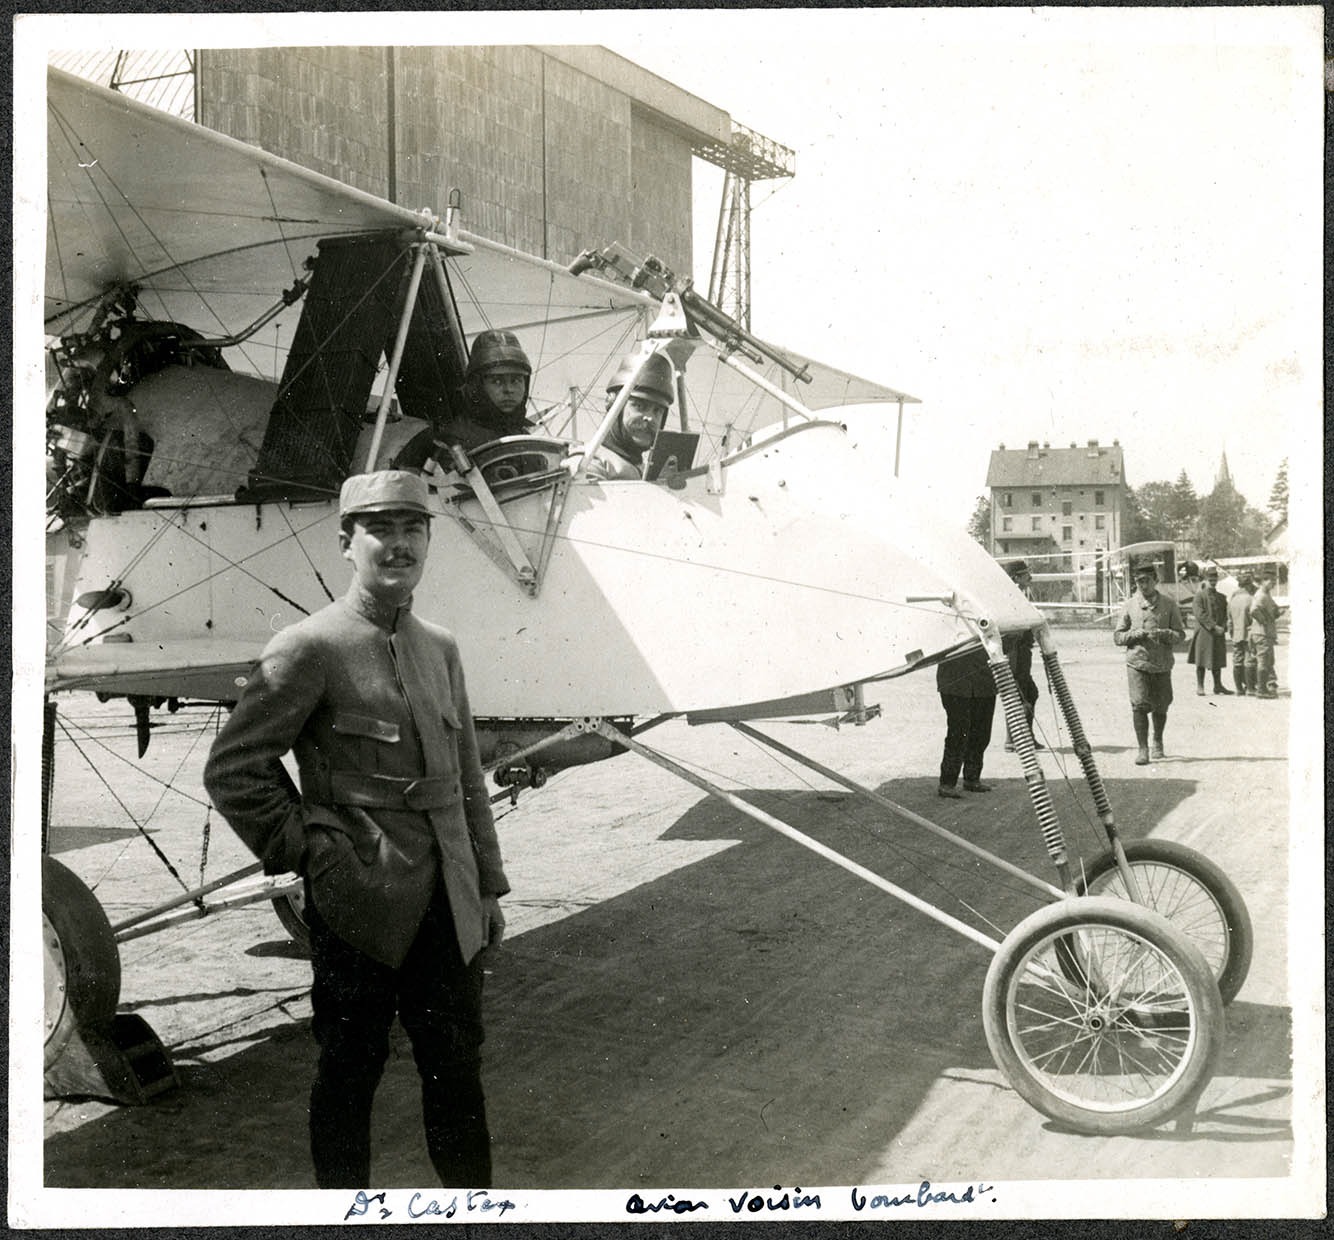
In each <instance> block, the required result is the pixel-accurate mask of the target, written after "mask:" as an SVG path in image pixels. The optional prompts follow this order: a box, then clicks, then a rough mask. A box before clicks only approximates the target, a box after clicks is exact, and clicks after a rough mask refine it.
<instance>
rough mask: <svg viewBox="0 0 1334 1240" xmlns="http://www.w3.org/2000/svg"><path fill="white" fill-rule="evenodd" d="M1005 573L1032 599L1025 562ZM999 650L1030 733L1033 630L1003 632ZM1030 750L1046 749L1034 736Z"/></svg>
mask: <svg viewBox="0 0 1334 1240" xmlns="http://www.w3.org/2000/svg"><path fill="white" fill-rule="evenodd" d="M1005 571H1006V572H1007V573H1009V574H1010V580H1011V581H1013V582H1014V584H1015V585H1016V586H1018V588H1019V591H1020V593H1022V594H1023V596H1024V597H1025V598H1026V599H1032V597H1033V593H1032V589H1031V587H1032V584H1033V574H1032V573H1031V572H1030V571H1029V568H1028V563H1027V561H1025V560H1013V561H1011V562H1010V563H1009V564H1007V565H1006V566H1005ZM1001 649H1002V650H1004V651H1005V657H1006V658H1007V659H1008V660H1009V662H1010V670H1011V671H1013V672H1014V681H1015V684H1017V685H1018V686H1019V696H1020V697H1022V698H1023V699H1024V710H1025V712H1026V713H1027V715H1028V728H1029V731H1032V729H1033V717H1034V715H1035V714H1036V712H1037V703H1038V685H1037V681H1035V680H1034V679H1033V630H1032V629H1025V630H1024V631H1023V632H1022V633H1006V634H1005V635H1004V636H1003V637H1002V638H1001ZM1033 748H1034V749H1045V748H1046V746H1045V745H1043V744H1042V743H1041V742H1040V741H1039V740H1038V738H1037V737H1036V736H1035V737H1034V738H1033ZM1005 752H1006V753H1014V737H1012V736H1009V735H1008V734H1007V736H1006V739H1005Z"/></svg>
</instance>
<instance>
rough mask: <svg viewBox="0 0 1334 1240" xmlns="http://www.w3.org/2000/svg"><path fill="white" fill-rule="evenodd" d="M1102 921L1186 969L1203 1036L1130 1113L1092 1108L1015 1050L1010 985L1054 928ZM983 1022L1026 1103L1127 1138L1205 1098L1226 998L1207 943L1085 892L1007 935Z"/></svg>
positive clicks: (1130, 906) (992, 971) (1149, 914)
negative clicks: (1176, 1070)
mask: <svg viewBox="0 0 1334 1240" xmlns="http://www.w3.org/2000/svg"><path fill="white" fill-rule="evenodd" d="M1100 926H1101V927H1112V928H1115V929H1120V930H1125V931H1127V932H1129V933H1131V934H1134V935H1136V936H1138V937H1140V938H1142V939H1144V940H1145V941H1146V942H1148V943H1149V944H1151V945H1152V946H1153V947H1154V948H1156V949H1157V950H1158V951H1160V952H1162V953H1163V954H1164V955H1165V956H1166V957H1167V959H1168V960H1169V961H1170V962H1171V964H1172V965H1173V966H1174V967H1175V968H1176V969H1177V970H1178V972H1179V973H1180V975H1181V978H1182V980H1183V982H1184V983H1185V986H1186V994H1187V995H1188V996H1189V999H1190V1002H1191V1007H1192V1009H1193V1011H1194V1020H1193V1021H1192V1030H1193V1033H1194V1035H1195V1037H1194V1039H1193V1044H1192V1046H1191V1048H1190V1051H1189V1054H1188V1056H1187V1059H1186V1060H1185V1064H1184V1068H1183V1070H1182V1071H1181V1073H1180V1075H1179V1076H1178V1077H1177V1079H1176V1080H1175V1081H1173V1082H1172V1083H1171V1084H1170V1085H1169V1086H1168V1088H1167V1089H1166V1090H1165V1091H1164V1092H1163V1093H1161V1094H1159V1095H1157V1096H1155V1097H1153V1098H1151V1099H1148V1100H1146V1101H1145V1103H1144V1104H1143V1105H1142V1106H1139V1107H1136V1108H1134V1109H1127V1110H1122V1111H1100V1110H1096V1109H1092V1108H1089V1107H1084V1106H1081V1105H1079V1104H1078V1103H1077V1102H1074V1101H1072V1100H1070V1099H1067V1098H1062V1097H1060V1096H1059V1095H1057V1094H1055V1093H1053V1092H1052V1091H1051V1090H1050V1089H1048V1088H1047V1086H1046V1085H1045V1084H1043V1082H1042V1081H1040V1080H1039V1079H1037V1077H1035V1076H1034V1075H1033V1074H1032V1073H1031V1072H1030V1071H1029V1069H1028V1067H1027V1066H1026V1064H1025V1062H1024V1060H1023V1058H1022V1057H1021V1056H1020V1055H1019V1053H1018V1051H1017V1050H1016V1049H1015V1046H1014V1042H1013V1040H1012V1037H1011V1033H1010V1026H1009V1021H1008V1019H1007V1006H1008V1003H1007V1000H1008V995H1009V988H1010V983H1011V980H1012V979H1013V977H1014V975H1015V972H1016V970H1018V969H1019V968H1020V967H1021V962H1022V961H1023V959H1024V957H1025V955H1026V954H1027V953H1028V952H1029V951H1030V950H1031V949H1032V948H1033V947H1034V946H1036V945H1037V944H1038V943H1039V942H1040V941H1041V940H1043V939H1044V938H1047V937H1048V936H1050V935H1051V934H1053V933H1056V932H1059V931H1062V930H1077V929H1079V928H1081V927H1089V928H1096V927H1100ZM982 1025H983V1029H984V1030H985V1032H986V1037H987V1045H988V1046H989V1047H990V1048H991V1054H992V1058H994V1059H995V1061H996V1065H997V1067H999V1068H1000V1070H1001V1071H1002V1072H1003V1073H1004V1074H1005V1076H1006V1077H1007V1079H1008V1080H1009V1082H1010V1085H1011V1086H1012V1087H1013V1089H1014V1090H1015V1092H1016V1093H1018V1094H1019V1095H1020V1097H1022V1098H1023V1099H1024V1100H1025V1101H1026V1102H1028V1103H1029V1104H1030V1105H1031V1106H1033V1107H1034V1108H1036V1109H1037V1110H1038V1111H1041V1112H1042V1113H1043V1114H1044V1115H1047V1116H1049V1117H1050V1118H1052V1119H1054V1120H1056V1121H1057V1122H1058V1123H1060V1124H1062V1125H1064V1126H1065V1127H1067V1128H1071V1129H1074V1130H1076V1131H1078V1132H1082V1133H1086V1134H1089V1135H1091V1136H1103V1137H1107V1136H1119V1135H1122V1134H1125V1133H1130V1132H1137V1131H1139V1130H1141V1129H1144V1128H1149V1127H1154V1126H1156V1125H1159V1124H1162V1123H1165V1122H1167V1121H1168V1120H1170V1119H1171V1118H1172V1117H1173V1116H1174V1115H1175V1114H1177V1112H1179V1111H1181V1110H1183V1109H1184V1108H1186V1107H1187V1106H1189V1105H1191V1104H1192V1103H1193V1102H1194V1101H1195V1099H1196V1098H1197V1097H1198V1096H1199V1093H1200V1091H1201V1090H1202V1089H1203V1088H1204V1086H1205V1085H1206V1084H1207V1083H1208V1081H1209V1078H1210V1077H1211V1076H1212V1075H1213V1070H1214V1064H1215V1063H1216V1061H1217V1059H1218V1055H1219V1053H1220V1051H1221V1050H1222V1045H1223V1032H1224V1016H1223V1001H1222V999H1221V998H1220V996H1219V993H1218V984H1217V982H1215V981H1214V975H1213V972H1212V970H1210V968H1209V965H1208V963H1207V962H1206V961H1205V959H1204V956H1203V955H1202V954H1201V952H1200V949H1199V948H1198V947H1196V946H1195V944H1194V943H1192V942H1191V941H1190V940H1189V939H1188V938H1187V937H1186V936H1185V935H1184V934H1182V933H1181V932H1180V931H1179V930H1177V929H1176V928H1175V927H1174V926H1173V925H1172V923H1171V922H1169V921H1168V920H1167V918H1165V917H1163V916H1161V915H1160V914H1158V913H1155V912H1153V911H1151V910H1150V909H1146V908H1144V907H1143V906H1141V905H1138V904H1134V903H1132V902H1130V901H1129V900H1118V899H1115V898H1112V897H1099V896H1083V897H1080V898H1074V899H1069V900H1062V901H1060V902H1058V903H1056V904H1051V905H1048V906H1047V907H1046V908H1042V909H1039V910H1038V911H1037V912H1036V913H1033V914H1032V915H1031V916H1029V917H1026V918H1025V919H1024V920H1023V921H1022V922H1020V923H1019V925H1018V926H1016V927H1015V928H1014V930H1012V931H1011V932H1010V933H1009V934H1008V935H1007V936H1006V938H1005V940H1004V942H1002V943H1001V946H1000V950H999V951H997V953H996V956H995V958H994V959H993V960H992V962H991V967H990V968H989V969H988V970H987V980H986V984H985V986H984V987H983V991H982Z"/></svg>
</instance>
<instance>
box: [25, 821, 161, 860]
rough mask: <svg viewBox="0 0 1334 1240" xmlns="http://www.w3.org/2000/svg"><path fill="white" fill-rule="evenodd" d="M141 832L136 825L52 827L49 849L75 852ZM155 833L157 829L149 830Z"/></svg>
mask: <svg viewBox="0 0 1334 1240" xmlns="http://www.w3.org/2000/svg"><path fill="white" fill-rule="evenodd" d="M138 834H139V832H138V831H137V830H136V829H135V828H134V827H54V826H53V827H52V828H51V836H50V841H49V846H48V849H47V851H48V852H50V853H52V854H53V855H54V854H56V853H67V852H75V851H76V850H78V849H80V848H91V847H92V846H93V845H95V844H115V843H118V842H119V841H121V840H129V839H134V838H135V837H136V836H137V835H138ZM149 834H150V835H155V834H157V832H156V831H155V830H151V829H150V830H149Z"/></svg>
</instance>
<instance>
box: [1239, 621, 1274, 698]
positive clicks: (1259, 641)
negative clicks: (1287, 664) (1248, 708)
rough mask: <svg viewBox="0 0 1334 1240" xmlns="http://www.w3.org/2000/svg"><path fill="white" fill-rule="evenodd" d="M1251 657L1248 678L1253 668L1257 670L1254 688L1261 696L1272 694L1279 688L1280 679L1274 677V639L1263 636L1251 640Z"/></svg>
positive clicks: (1248, 660)
mask: <svg viewBox="0 0 1334 1240" xmlns="http://www.w3.org/2000/svg"><path fill="white" fill-rule="evenodd" d="M1249 646H1250V655H1249V657H1248V658H1247V660H1246V677H1247V679H1248V680H1249V679H1250V677H1251V668H1252V667H1254V668H1255V679H1254V682H1253V683H1252V686H1251V687H1252V688H1253V689H1254V691H1255V692H1256V693H1259V694H1261V695H1265V694H1271V693H1273V692H1275V690H1276V689H1277V688H1278V679H1277V677H1276V676H1275V675H1274V639H1273V638H1272V637H1270V636H1268V635H1267V634H1266V635H1263V636H1260V637H1251V638H1250V639H1249Z"/></svg>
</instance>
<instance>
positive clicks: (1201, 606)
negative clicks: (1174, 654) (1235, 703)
mask: <svg viewBox="0 0 1334 1240" xmlns="http://www.w3.org/2000/svg"><path fill="white" fill-rule="evenodd" d="M1194 610H1195V635H1194V636H1193V637H1192V638H1191V642H1190V654H1188V655H1187V656H1186V662H1187V663H1193V664H1195V692H1196V693H1198V694H1199V695H1200V697H1203V696H1204V673H1205V672H1206V671H1208V672H1211V673H1212V674H1213V678H1214V692H1215V693H1216V694H1220V695H1222V696H1223V697H1231V696H1232V690H1231V689H1228V688H1226V687H1224V685H1223V669H1224V668H1225V667H1226V666H1227V599H1225V598H1224V597H1223V596H1222V595H1221V594H1219V593H1218V569H1216V568H1213V567H1210V568H1207V569H1205V570H1204V584H1203V585H1202V586H1201V587H1200V588H1199V589H1198V590H1197V591H1196V592H1195V603H1194Z"/></svg>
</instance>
